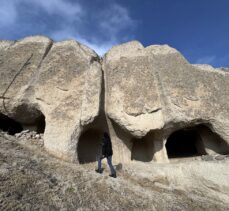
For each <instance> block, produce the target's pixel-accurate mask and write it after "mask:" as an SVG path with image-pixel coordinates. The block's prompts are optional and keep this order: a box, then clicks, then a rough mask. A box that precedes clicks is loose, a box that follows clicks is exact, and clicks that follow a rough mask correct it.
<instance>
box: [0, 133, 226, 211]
mask: <svg viewBox="0 0 229 211" xmlns="http://www.w3.org/2000/svg"><path fill="white" fill-rule="evenodd" d="M0 146H1V147H0V210H23V211H24V210H226V209H227V205H228V204H227V203H225V202H223V201H220V200H219V199H215V200H213V199H212V198H211V197H206V195H205V196H202V195H201V192H200V193H199V192H198V190H197V191H196V192H195V191H193V190H190V191H185V190H182V189H180V188H176V187H173V186H172V184H171V180H170V179H169V178H168V177H167V176H162V175H160V174H159V175H153V176H152V175H150V174H151V173H147V172H146V173H145V175H144V174H142V172H138V171H142V170H144V169H145V167H144V166H142V167H141V166H140V167H137V168H135V166H137V165H139V164H135V165H134V164H133V165H130V166H124V167H123V169H122V170H120V171H118V178H117V179H114V178H110V177H109V176H108V174H109V172H108V170H105V172H104V174H103V175H99V174H97V173H95V172H94V169H95V164H87V165H75V164H71V163H65V162H62V161H59V160H57V159H55V158H52V157H50V156H48V155H47V153H46V152H45V151H44V150H43V148H41V147H39V146H37V145H34V144H32V143H26V145H25V142H23V141H21V142H20V143H19V141H18V140H16V139H15V138H13V137H10V136H8V137H6V136H5V135H3V134H1V135H0ZM133 168H134V169H133ZM163 168H164V167H163ZM148 171H149V172H150V170H148ZM138 173H139V175H138Z"/></svg>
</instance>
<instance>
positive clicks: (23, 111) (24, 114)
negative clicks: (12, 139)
mask: <svg viewBox="0 0 229 211" xmlns="http://www.w3.org/2000/svg"><path fill="white" fill-rule="evenodd" d="M14 116H15V119H17V120H18V121H20V123H21V124H22V126H23V130H30V131H35V132H37V133H39V134H43V133H44V131H45V126H46V122H45V116H44V114H43V113H42V112H41V111H40V110H39V109H37V108H36V107H34V106H32V105H28V104H22V105H20V106H18V107H17V108H16V109H15V111H14Z"/></svg>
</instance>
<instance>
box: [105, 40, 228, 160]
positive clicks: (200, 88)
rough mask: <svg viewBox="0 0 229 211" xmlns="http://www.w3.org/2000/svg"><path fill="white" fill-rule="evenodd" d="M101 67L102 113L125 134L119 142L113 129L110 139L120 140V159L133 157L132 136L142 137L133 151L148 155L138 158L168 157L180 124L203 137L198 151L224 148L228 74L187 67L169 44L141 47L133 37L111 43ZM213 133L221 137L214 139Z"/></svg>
mask: <svg viewBox="0 0 229 211" xmlns="http://www.w3.org/2000/svg"><path fill="white" fill-rule="evenodd" d="M103 69H104V71H105V81H106V113H107V115H108V116H109V118H110V119H112V121H114V122H115V124H117V125H119V127H121V129H120V130H125V132H124V131H123V133H125V134H126V135H125V136H124V137H123V138H124V139H125V141H122V140H120V136H119V134H117V132H116V131H115V130H113V131H114V132H113V134H114V136H115V138H114V139H115V140H116V141H117V142H118V143H120V142H123V144H122V146H121V148H122V149H125V150H123V154H122V156H123V159H124V160H130V159H131V158H133V148H134V141H133V138H132V136H135V137H145V138H143V139H142V140H136V148H137V149H136V153H137V154H143V153H145V154H148V155H147V156H145V158H144V156H138V157H140V158H139V159H140V160H148V161H150V160H152V158H154V159H155V160H158V161H162V160H164V161H166V160H167V153H166V149H165V143H166V141H167V139H168V138H169V135H170V134H172V132H174V131H177V130H179V129H183V128H187V129H190V130H191V129H193V128H195V130H196V131H197V132H198V134H199V135H200V136H201V139H202V141H200V142H198V145H202V146H199V147H198V149H197V150H198V153H215V152H218V153H220V152H221V153H226V152H228V143H229V129H228V128H229V121H228V120H229V104H228V102H229V89H228V83H229V73H228V72H226V71H221V70H215V69H214V68H212V67H211V68H209V66H203V65H202V66H196V65H191V64H189V63H188V62H187V61H186V60H185V58H184V57H183V56H182V55H181V54H180V53H179V52H178V51H177V50H175V49H173V48H171V47H169V46H167V45H163V46H158V45H152V46H149V47H146V48H144V47H143V46H142V45H141V44H140V43H139V42H136V41H133V42H129V43H125V44H122V45H119V46H115V47H113V48H112V49H111V50H110V51H109V52H108V53H107V54H106V55H105V58H104V62H103ZM115 124H114V123H113V127H114V125H115ZM117 125H116V126H115V127H117ZM110 130H111V131H112V126H111V128H110ZM193 130H194V129H193ZM213 132H215V133H216V134H218V135H219V136H221V138H222V139H223V140H222V139H221V138H220V137H218V136H217V137H215V138H214V140H212V137H213V136H214V135H215V134H214V133H213ZM115 140H114V141H115ZM139 141H142V142H145V144H142V145H141V144H139ZM184 141H185V140H184ZM141 148H142V149H141ZM119 151H120V150H119ZM137 151H138V152H137ZM152 154H154V156H152Z"/></svg>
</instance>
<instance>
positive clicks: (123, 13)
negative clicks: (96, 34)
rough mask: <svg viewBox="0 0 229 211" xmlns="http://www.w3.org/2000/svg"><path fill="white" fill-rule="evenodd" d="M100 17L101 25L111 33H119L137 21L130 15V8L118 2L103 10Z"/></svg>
mask: <svg viewBox="0 0 229 211" xmlns="http://www.w3.org/2000/svg"><path fill="white" fill-rule="evenodd" d="M100 18H101V22H100V24H99V25H100V27H101V28H102V29H103V30H105V31H106V33H109V34H117V33H118V32H120V31H121V30H122V29H124V28H126V27H133V26H134V23H135V21H134V20H133V19H131V17H130V16H129V12H128V10H127V9H126V8H124V7H121V6H120V5H118V4H113V5H110V7H108V8H107V9H106V10H105V11H102V12H101V15H100Z"/></svg>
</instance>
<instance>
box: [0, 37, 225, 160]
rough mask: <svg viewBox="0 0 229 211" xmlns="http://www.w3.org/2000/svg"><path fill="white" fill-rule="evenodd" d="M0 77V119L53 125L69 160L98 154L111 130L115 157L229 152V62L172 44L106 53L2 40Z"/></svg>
mask: <svg viewBox="0 0 229 211" xmlns="http://www.w3.org/2000/svg"><path fill="white" fill-rule="evenodd" d="M0 75H1V85H0V93H1V104H0V119H1V124H0V125H2V122H3V124H4V121H7V124H8V125H9V127H11V129H10V130H11V133H13V132H12V127H14V125H18V124H21V127H22V128H23V129H30V130H36V131H37V132H39V133H43V132H44V146H45V148H46V149H47V150H48V151H49V152H50V153H52V154H53V155H55V156H57V157H59V158H62V159H65V160H70V161H76V162H77V161H78V162H82V163H83V162H91V161H95V160H96V156H97V154H98V148H99V147H98V146H99V140H100V139H101V135H102V133H103V131H104V130H109V133H110V135H111V138H112V142H113V148H114V161H115V162H130V161H132V160H138V161H144V162H151V161H153V160H156V161H158V162H167V161H168V157H169V158H170V157H174V156H175V157H176V156H177V154H176V153H177V151H179V150H180V152H179V153H181V154H182V153H183V151H185V150H187V152H184V153H188V155H190V154H191V156H193V155H199V154H201V155H203V154H217V153H220V154H225V153H228V151H229V149H228V145H229V129H228V128H229V104H228V102H229V89H228V83H229V72H228V69H227V68H218V69H214V68H213V67H211V66H209V65H191V64H189V63H188V62H187V60H186V59H185V58H184V57H183V56H182V55H181V54H180V53H179V52H178V51H177V50H175V49H173V48H171V47H169V46H167V45H160V46H159V45H152V46H148V47H146V48H144V47H143V46H142V45H141V44H140V43H139V42H137V41H133V42H129V43H125V44H122V45H119V46H115V47H113V48H112V49H111V50H109V51H108V52H107V54H106V55H105V56H104V58H103V59H100V58H99V57H98V55H97V54H96V53H95V52H94V51H92V50H91V49H89V48H88V47H86V46H84V45H81V44H79V43H78V42H76V41H72V40H71V41H63V42H56V43H53V41H52V40H50V39H48V38H46V37H41V36H35V37H28V38H25V39H22V40H20V41H17V42H12V41H1V42H0ZM8 118H10V119H8ZM12 119H13V120H16V123H15V122H14V123H11V121H13V120H12ZM15 127H16V126H15ZM3 129H5V127H4V128H3ZM8 129H9V128H8ZM17 130H19V127H18V128H17ZM16 132H18V131H16ZM180 139H182V140H183V142H180ZM184 141H185V143H187V146H182V145H183V143H184ZM177 147H178V148H177ZM182 147H183V148H182ZM194 151H195V152H194ZM179 153H178V154H179ZM181 154H179V155H178V157H179V156H180V155H181ZM185 155H186V154H184V155H182V156H185Z"/></svg>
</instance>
